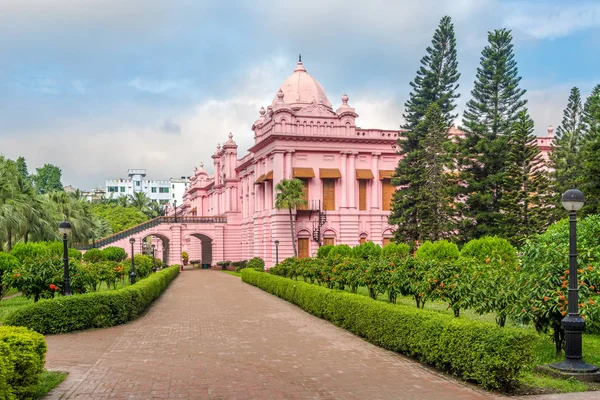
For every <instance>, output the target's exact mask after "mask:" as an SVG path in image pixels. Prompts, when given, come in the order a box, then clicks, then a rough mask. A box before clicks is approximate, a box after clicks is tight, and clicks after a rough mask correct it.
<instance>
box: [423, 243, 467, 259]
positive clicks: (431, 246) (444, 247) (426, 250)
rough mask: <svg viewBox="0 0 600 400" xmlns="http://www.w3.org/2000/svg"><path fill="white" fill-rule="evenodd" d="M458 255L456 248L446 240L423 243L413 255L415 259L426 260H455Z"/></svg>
mask: <svg viewBox="0 0 600 400" xmlns="http://www.w3.org/2000/svg"><path fill="white" fill-rule="evenodd" d="M459 255H460V253H459V251H458V246H457V245H456V244H455V243H451V242H449V241H447V240H438V241H437V242H433V243H432V242H430V241H429V240H427V241H425V243H423V244H422V245H421V246H419V249H418V250H417V252H416V253H415V257H417V258H421V259H426V260H438V261H446V260H456V259H457V258H458V256H459Z"/></svg>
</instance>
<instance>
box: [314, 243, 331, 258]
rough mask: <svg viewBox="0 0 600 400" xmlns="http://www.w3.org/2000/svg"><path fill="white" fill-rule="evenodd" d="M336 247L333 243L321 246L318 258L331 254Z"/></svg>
mask: <svg viewBox="0 0 600 400" xmlns="http://www.w3.org/2000/svg"><path fill="white" fill-rule="evenodd" d="M334 247H335V246H334V245H332V244H326V245H325V246H321V247H319V249H318V250H317V258H326V257H327V256H328V255H329V252H330V251H331V249H333V248H334Z"/></svg>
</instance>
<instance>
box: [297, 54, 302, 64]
mask: <svg viewBox="0 0 600 400" xmlns="http://www.w3.org/2000/svg"><path fill="white" fill-rule="evenodd" d="M298 62H299V63H301V62H302V53H300V54H298Z"/></svg>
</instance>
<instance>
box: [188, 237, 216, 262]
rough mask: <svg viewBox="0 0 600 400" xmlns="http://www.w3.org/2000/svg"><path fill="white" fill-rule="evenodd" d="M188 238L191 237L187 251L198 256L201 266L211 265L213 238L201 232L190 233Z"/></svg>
mask: <svg viewBox="0 0 600 400" xmlns="http://www.w3.org/2000/svg"><path fill="white" fill-rule="evenodd" d="M189 238H190V239H191V240H190V241H189V242H188V245H189V246H190V248H189V250H190V251H189V252H190V253H191V254H194V255H197V256H199V257H200V264H201V265H202V268H210V267H212V265H213V239H212V238H211V237H209V236H207V235H205V234H203V233H192V234H190V235H189ZM194 239H196V240H194ZM198 247H199V248H198Z"/></svg>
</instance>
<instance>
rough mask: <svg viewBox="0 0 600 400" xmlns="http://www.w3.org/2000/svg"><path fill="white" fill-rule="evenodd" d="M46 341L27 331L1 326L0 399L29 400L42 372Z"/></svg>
mask: <svg viewBox="0 0 600 400" xmlns="http://www.w3.org/2000/svg"><path fill="white" fill-rule="evenodd" d="M46 350H47V348H46V341H45V340H44V337H43V336H42V335H40V334H39V333H36V332H33V331H31V330H29V329H27V328H22V327H11V326H0V398H1V399H32V398H34V395H35V391H36V389H37V384H38V380H39V377H40V375H41V374H42V372H43V370H44V361H45V358H46Z"/></svg>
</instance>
